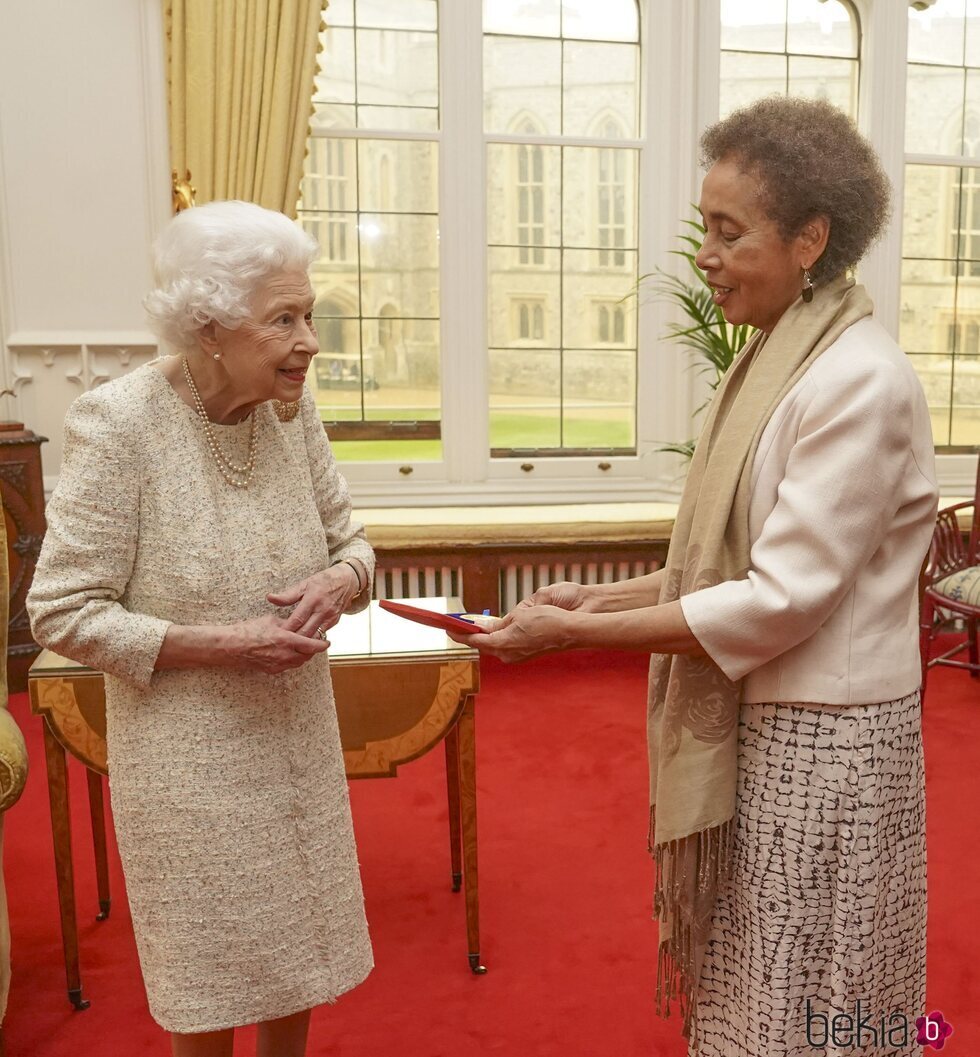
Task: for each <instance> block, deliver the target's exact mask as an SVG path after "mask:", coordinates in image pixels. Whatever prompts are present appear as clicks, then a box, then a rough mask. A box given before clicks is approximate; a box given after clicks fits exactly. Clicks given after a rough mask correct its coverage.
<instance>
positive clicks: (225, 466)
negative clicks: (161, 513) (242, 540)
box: [181, 356, 258, 488]
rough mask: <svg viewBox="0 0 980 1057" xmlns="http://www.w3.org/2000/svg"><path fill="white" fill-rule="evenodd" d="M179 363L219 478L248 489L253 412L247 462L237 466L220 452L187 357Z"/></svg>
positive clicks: (252, 462)
mask: <svg viewBox="0 0 980 1057" xmlns="http://www.w3.org/2000/svg"><path fill="white" fill-rule="evenodd" d="M181 362H182V364H183V367H184V377H185V378H186V379H187V387H188V389H190V391H191V396H192V397H193V398H194V406H195V407H196V408H197V413H198V414H199V415H200V416H201V423H202V424H203V426H204V437H205V439H206V440H207V442H208V448H209V449H210V451H211V457H212V458H213V459H214V461H215V463H216V464H217V466H218V469H219V470H220V471H221V476H222V477H223V478H224V479H225V480H226V481H227V482H228V483H229V484H230V485H234V486H235V487H236V488H248V485H249V482H250V481H251V480H252V474H253V472H254V471H255V449H256V442H257V441H258V434H257V432H256V429H255V412H254V411H253V412H252V426H251V430H250V432H249V437H248V461H247V462H246V463H245V464H244V466H238V465H237V464H236V463H233V462H232V461H231V459H229V458H228V456H227V455H225V453H224V452H223V451H222V450H221V445H220V444H219V443H218V435H217V434H216V433H215V431H214V426H212V425H211V420H210V419H209V418H208V415H207V412H206V411H205V410H204V401H203V400H202V399H201V394H200V393H199V392H198V391H197V386H196V385H195V384H194V378H193V376H192V375H191V369H190V366H189V365H188V363H187V357H186V356H184V357H183V358H182V361H181Z"/></svg>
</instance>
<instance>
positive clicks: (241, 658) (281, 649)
mask: <svg viewBox="0 0 980 1057" xmlns="http://www.w3.org/2000/svg"><path fill="white" fill-rule="evenodd" d="M358 586H359V584H358V579H357V575H356V573H355V572H354V570H353V569H352V568H351V567H350V566H349V565H347V564H344V563H341V564H338V565H334V566H332V567H331V568H329V569H324V570H323V572H319V573H314V574H313V575H312V576H308V577H306V579H305V580H300V581H299V582H298V583H295V584H292V585H291V586H290V587H287V588H285V589H284V590H283V591H280V592H278V593H277V594H271V595H266V600H267V601H268V602H270V603H271V604H272V605H274V606H280V607H288V606H292V607H293V611H292V613H290V614H289V616H287V617H281V616H278V615H275V614H272V613H270V614H267V615H266V616H264V617H255V618H254V619H252V620H243V621H240V622H239V623H238V624H234V625H232V627H231V629H230V641H229V650H228V653H229V655H230V657H231V658H233V659H232V661H231V663H233V664H236V665H240V666H242V667H245V668H250V669H252V670H254V671H260V672H265V673H266V674H268V675H278V674H279V673H280V672H284V671H286V670H287V669H289V668H299V667H300V666H301V665H304V664H306V662H307V661H308V660H310V659H311V658H313V657H315V656H316V655H317V654H318V653H323V651H324V650H325V649H326V648H327V647H328V646H329V645H330V643H329V642H328V641H327V640H326V639H325V638H324V637H323V635H322V634H321V633H322V632H326V631H327V630H328V629H329V628H332V627H333V626H334V624H336V623H337V621H338V620H340V617H341V614H342V613H343V612H344V610H345V609H346V608H347V606H348V605H349V604H350V601H351V599H352V598H353V597H354V596H355V595H356V594H357V589H358Z"/></svg>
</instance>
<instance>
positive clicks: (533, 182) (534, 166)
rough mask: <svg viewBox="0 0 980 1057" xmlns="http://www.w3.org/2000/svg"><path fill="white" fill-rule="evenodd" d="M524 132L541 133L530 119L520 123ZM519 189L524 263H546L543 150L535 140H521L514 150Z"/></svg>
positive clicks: (518, 232) (518, 234)
mask: <svg viewBox="0 0 980 1057" xmlns="http://www.w3.org/2000/svg"><path fill="white" fill-rule="evenodd" d="M518 131H520V132H521V133H523V134H524V135H525V136H528V135H530V136H533V135H535V134H536V133H538V131H539V130H538V128H537V127H536V126H535V124H534V122H533V121H531V120H529V119H528V120H525V121H522V122H521V123H520V127H519V130H518ZM514 161H515V163H516V166H517V171H516V172H515V173H514V187H515V188H516V191H517V203H516V206H517V210H516V217H515V219H516V222H517V223H516V225H515V229H514V241H515V243H516V244H517V246H518V247H519V250H518V260H519V261H520V263H521V264H544V248H543V247H544V150H543V149H542V148H541V147H540V146H538V145H537V144H534V143H525V144H521V145H520V146H519V147H518V148H517V149H516V150H515V151H514Z"/></svg>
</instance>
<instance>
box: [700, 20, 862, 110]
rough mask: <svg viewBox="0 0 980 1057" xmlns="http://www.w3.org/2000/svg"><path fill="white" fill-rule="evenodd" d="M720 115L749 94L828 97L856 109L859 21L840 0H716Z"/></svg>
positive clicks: (748, 98)
mask: <svg viewBox="0 0 980 1057" xmlns="http://www.w3.org/2000/svg"><path fill="white" fill-rule="evenodd" d="M721 47H722V52H721V95H720V104H721V105H720V110H721V114H722V116H724V115H725V114H729V113H731V111H733V110H737V109H738V107H740V106H745V105H746V104H747V103H751V102H752V101H753V100H755V99H761V98H762V97H763V96H766V95H772V94H773V93H776V94H778V95H801V96H806V97H808V98H817V99H828V100H829V101H830V102H831V103H833V104H834V105H835V106H837V107H840V109H841V110H843V111H844V112H845V113H848V114H850V115H851V116H852V117H855V118H856V117H857V107H858V80H859V74H860V61H859V58H860V54H861V29H860V23H859V21H858V17H857V12H856V11H855V10H854V7H853V6H852V5H851V4H850V3H848V2H846V0H721Z"/></svg>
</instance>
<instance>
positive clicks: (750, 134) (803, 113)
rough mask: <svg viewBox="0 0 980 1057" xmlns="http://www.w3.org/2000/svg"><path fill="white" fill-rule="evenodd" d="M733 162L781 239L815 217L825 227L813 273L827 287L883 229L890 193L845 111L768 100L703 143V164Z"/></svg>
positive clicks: (809, 102)
mask: <svg viewBox="0 0 980 1057" xmlns="http://www.w3.org/2000/svg"><path fill="white" fill-rule="evenodd" d="M724 159H731V160H734V161H736V162H737V163H738V164H739V166H740V167H741V168H742V169H743V170H744V171H745V172H747V173H750V174H751V175H752V176H754V177H756V178H757V179H758V181H759V184H760V190H761V193H762V196H763V204H764V207H765V209H766V212H767V213H768V215H769V217H770V218H771V219H772V220H774V221H775V222H776V225H777V226H778V228H779V231H780V234H781V235H782V236H783V238H784V239H786V240H789V239H792V238H795V236H797V235H798V234H799V233H800V231H802V230H803V225H804V224H805V223H806V222H807V221H808V220H811V219H812V218H813V217H815V216H825V217H827V219H828V220H829V221H830V235H829V238H828V240H827V248H826V249H825V250H824V252H823V255H822V256H821V257H820V259H819V260H818V261H817V262H816V263H815V264H814V266H813V267H812V268H811V269H810V272H811V274H812V275H813V277H814V279H830V278H832V277H833V276H835V275H838V274H839V273H840V272H842V271H844V269H845V268H850V267H853V266H854V265H855V264H857V262H858V261H859V260H860V259H861V258H862V257H863V256H864V254H865V253H866V252H867V250H868V248H869V247H870V246H871V244H872V243H873V242H874V241H875V239H877V238H878V236H879V235H880V234H881V232H882V231H883V230H884V227H885V224H886V223H887V222H888V216H889V197H890V195H891V187H890V185H889V183H888V177H887V176H885V172H884V170H883V169H882V167H881V162H880V161H879V160H878V155H877V154H876V153H875V151H874V148H873V147H872V146H871V144H870V143H868V141H867V140H866V139H865V138H864V137H863V136H862V135H861V133H860V132H858V130H857V128H856V126H855V125H854V122H853V121H852V120H851V119H850V118H849V117H848V116H847V115H846V114H845V113H843V111H841V110H838V109H837V108H836V107H835V106H832V105H831V104H830V103H827V102H825V101H823V100H814V99H792V98H791V99H787V98H785V97H783V96H769V97H768V98H766V99H760V100H759V101H758V102H756V103H752V104H751V105H750V106H746V107H742V108H741V109H740V110H736V111H735V112H734V113H732V114H730V115H729V116H728V117H726V118H724V119H723V120H722V121H719V122H717V123H716V124H714V125H711V126H710V127H709V128H707V129H706V130H705V132H704V134H703V135H702V136H701V164H702V165H704V167H705V168H710V167H711V166H712V165H713V164H714V163H715V162H717V161H721V160H724Z"/></svg>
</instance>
